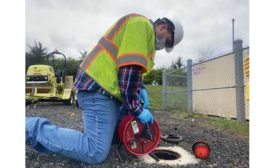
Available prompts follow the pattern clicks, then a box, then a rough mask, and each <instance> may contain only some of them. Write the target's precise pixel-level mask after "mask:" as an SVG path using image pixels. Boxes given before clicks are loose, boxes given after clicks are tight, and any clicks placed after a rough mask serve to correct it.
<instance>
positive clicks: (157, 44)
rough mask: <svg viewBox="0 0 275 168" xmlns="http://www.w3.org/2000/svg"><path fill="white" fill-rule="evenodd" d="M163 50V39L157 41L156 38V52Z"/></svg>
mask: <svg viewBox="0 0 275 168" xmlns="http://www.w3.org/2000/svg"><path fill="white" fill-rule="evenodd" d="M164 48H165V39H159V38H157V37H156V50H162V49H164Z"/></svg>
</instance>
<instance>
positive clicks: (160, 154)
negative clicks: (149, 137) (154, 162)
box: [152, 149, 180, 160]
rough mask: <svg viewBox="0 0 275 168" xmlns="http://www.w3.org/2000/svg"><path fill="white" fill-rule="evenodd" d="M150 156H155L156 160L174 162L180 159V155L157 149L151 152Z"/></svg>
mask: <svg viewBox="0 0 275 168" xmlns="http://www.w3.org/2000/svg"><path fill="white" fill-rule="evenodd" d="M152 154H153V155H155V156H156V157H157V158H158V159H162V160H176V159H178V158H180V154H178V153H177V152H174V151H170V150H165V149H157V150H155V151H154V152H152Z"/></svg>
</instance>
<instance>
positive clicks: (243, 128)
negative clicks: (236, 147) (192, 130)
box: [174, 111, 249, 137]
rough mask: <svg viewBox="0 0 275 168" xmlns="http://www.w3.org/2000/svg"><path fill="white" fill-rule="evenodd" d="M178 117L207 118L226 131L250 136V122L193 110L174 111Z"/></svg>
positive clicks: (212, 124) (213, 125) (212, 123)
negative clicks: (193, 111) (198, 112)
mask: <svg viewBox="0 0 275 168" xmlns="http://www.w3.org/2000/svg"><path fill="white" fill-rule="evenodd" d="M174 112H175V113H174V114H175V115H176V117H178V118H181V119H188V118H193V119H198V118H200V119H205V120H206V121H208V122H207V123H208V125H210V126H212V127H215V128H219V129H222V130H225V131H228V132H230V133H232V134H234V135H239V136H243V137H248V136H249V122H246V121H245V122H239V121H236V120H232V119H226V118H216V117H210V116H206V115H203V114H197V113H191V112H182V111H174Z"/></svg>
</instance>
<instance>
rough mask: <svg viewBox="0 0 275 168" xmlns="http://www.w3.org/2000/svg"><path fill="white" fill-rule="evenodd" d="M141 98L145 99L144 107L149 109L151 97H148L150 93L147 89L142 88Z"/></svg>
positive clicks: (139, 98)
mask: <svg viewBox="0 0 275 168" xmlns="http://www.w3.org/2000/svg"><path fill="white" fill-rule="evenodd" d="M141 99H143V101H144V104H143V106H142V107H143V108H146V109H148V108H149V97H148V93H147V91H146V89H141V91H140V95H139V97H138V100H141Z"/></svg>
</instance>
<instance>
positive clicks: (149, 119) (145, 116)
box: [137, 108, 154, 124]
mask: <svg viewBox="0 0 275 168" xmlns="http://www.w3.org/2000/svg"><path fill="white" fill-rule="evenodd" d="M137 118H138V119H139V120H140V122H141V123H142V124H146V123H151V124H153V123H154V117H153V115H152V113H151V112H150V111H149V110H148V109H145V108H144V109H143V111H142V112H141V113H140V114H139V115H138V116H137Z"/></svg>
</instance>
